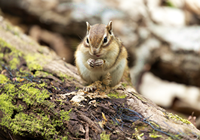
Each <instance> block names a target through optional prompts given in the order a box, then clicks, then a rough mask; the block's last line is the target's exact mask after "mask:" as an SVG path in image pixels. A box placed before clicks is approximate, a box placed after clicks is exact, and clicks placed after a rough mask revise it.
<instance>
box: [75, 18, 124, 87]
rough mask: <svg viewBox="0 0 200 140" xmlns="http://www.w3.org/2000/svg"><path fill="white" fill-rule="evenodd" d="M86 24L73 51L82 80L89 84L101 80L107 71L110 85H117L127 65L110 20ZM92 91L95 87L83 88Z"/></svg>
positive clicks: (120, 43)
mask: <svg viewBox="0 0 200 140" xmlns="http://www.w3.org/2000/svg"><path fill="white" fill-rule="evenodd" d="M86 24H87V33H86V36H85V38H84V39H83V41H82V42H81V43H80V44H79V45H78V47H77V50H76V52H75V63H76V66H77V68H78V72H79V74H80V76H81V78H82V79H83V80H85V81H86V82H87V83H88V84H91V83H93V82H95V81H97V80H100V81H102V80H103V79H104V78H105V76H106V74H107V73H110V76H111V82H110V85H109V86H111V87H113V86H115V85H117V84H118V83H119V82H120V80H121V78H122V76H123V73H124V70H125V68H126V66H127V51H126V48H125V47H124V46H123V45H122V42H121V41H120V40H119V39H118V38H117V37H115V35H114V34H113V31H112V21H110V22H109V23H108V25H104V24H95V25H93V26H90V24H89V23H88V22H86ZM84 90H85V91H93V90H95V87H93V88H90V87H86V88H84Z"/></svg>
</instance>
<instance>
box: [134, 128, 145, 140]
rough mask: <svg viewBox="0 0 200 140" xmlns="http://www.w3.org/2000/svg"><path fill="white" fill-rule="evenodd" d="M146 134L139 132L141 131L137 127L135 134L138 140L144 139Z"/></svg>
mask: <svg viewBox="0 0 200 140" xmlns="http://www.w3.org/2000/svg"><path fill="white" fill-rule="evenodd" d="M143 135H144V133H141V134H139V131H138V129H137V128H135V133H133V136H134V137H135V138H136V139H137V140H142V136H143Z"/></svg>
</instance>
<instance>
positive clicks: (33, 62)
mask: <svg viewBox="0 0 200 140" xmlns="http://www.w3.org/2000/svg"><path fill="white" fill-rule="evenodd" d="M0 47H8V48H10V50H11V52H10V53H7V54H1V57H6V58H7V57H11V58H12V59H11V60H10V61H9V66H10V68H11V69H16V68H17V65H18V64H19V63H20V60H19V57H22V56H23V58H24V59H25V61H26V63H27V66H28V68H29V69H30V70H42V69H43V68H42V65H44V64H45V61H43V60H44V59H48V56H45V55H42V54H39V53H35V54H23V53H22V52H20V51H19V50H17V49H16V48H14V47H13V46H12V45H10V44H9V43H7V42H6V41H5V40H3V39H1V38H0Z"/></svg>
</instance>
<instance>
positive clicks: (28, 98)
mask: <svg viewBox="0 0 200 140" xmlns="http://www.w3.org/2000/svg"><path fill="white" fill-rule="evenodd" d="M35 86H36V84H35V83H28V84H24V85H22V86H21V87H20V88H19V89H20V91H19V92H18V97H19V98H22V99H23V101H25V102H26V103H27V104H28V105H29V104H30V105H33V104H34V103H43V102H45V99H46V98H48V97H49V95H50V94H49V93H48V91H47V90H46V89H43V90H39V89H37V88H35ZM38 86H39V87H43V86H44V85H41V84H39V85H38Z"/></svg>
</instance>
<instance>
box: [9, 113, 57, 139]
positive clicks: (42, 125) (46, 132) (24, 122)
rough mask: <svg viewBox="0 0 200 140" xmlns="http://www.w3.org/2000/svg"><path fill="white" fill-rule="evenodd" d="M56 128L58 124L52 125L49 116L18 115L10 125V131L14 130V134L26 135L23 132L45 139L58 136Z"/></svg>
mask: <svg viewBox="0 0 200 140" xmlns="http://www.w3.org/2000/svg"><path fill="white" fill-rule="evenodd" d="M55 126H57V124H53V125H52V124H51V120H50V118H49V117H48V115H45V114H33V113H30V114H25V113H22V112H20V113H18V114H16V115H15V118H14V119H13V121H12V122H11V123H10V129H11V130H13V133H14V134H20V135H24V133H23V132H29V133H30V134H33V135H34V134H35V133H36V132H37V134H40V135H42V136H44V137H45V138H50V136H54V135H57V134H58V132H57V131H56V128H55Z"/></svg>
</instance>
